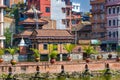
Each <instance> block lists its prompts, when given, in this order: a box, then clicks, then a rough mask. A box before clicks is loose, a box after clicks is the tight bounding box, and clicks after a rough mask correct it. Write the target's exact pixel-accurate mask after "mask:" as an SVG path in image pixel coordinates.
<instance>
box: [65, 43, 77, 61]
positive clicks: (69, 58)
mask: <svg viewBox="0 0 120 80" xmlns="http://www.w3.org/2000/svg"><path fill="white" fill-rule="evenodd" d="M75 46H76V45H75V44H65V45H64V48H65V50H67V52H68V56H67V60H68V61H71V57H70V54H71V53H72V50H73V49H74V48H75Z"/></svg>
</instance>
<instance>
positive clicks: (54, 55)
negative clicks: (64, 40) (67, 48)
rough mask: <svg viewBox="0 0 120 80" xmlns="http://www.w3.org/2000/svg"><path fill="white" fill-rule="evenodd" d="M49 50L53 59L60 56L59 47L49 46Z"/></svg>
mask: <svg viewBox="0 0 120 80" xmlns="http://www.w3.org/2000/svg"><path fill="white" fill-rule="evenodd" d="M48 49H49V57H50V58H51V59H52V58H57V55H58V51H57V45H54V44H49V45H48Z"/></svg>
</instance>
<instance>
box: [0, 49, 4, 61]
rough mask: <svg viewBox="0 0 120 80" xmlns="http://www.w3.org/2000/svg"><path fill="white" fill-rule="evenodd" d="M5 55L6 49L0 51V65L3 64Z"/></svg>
mask: <svg viewBox="0 0 120 80" xmlns="http://www.w3.org/2000/svg"><path fill="white" fill-rule="evenodd" d="M3 54H4V49H0V63H2V62H3V59H2V55H3Z"/></svg>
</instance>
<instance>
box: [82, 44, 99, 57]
mask: <svg viewBox="0 0 120 80" xmlns="http://www.w3.org/2000/svg"><path fill="white" fill-rule="evenodd" d="M83 50H84V53H85V54H87V57H89V56H90V54H97V53H98V52H97V50H95V49H94V48H93V46H91V45H89V46H85V47H84V48H83Z"/></svg>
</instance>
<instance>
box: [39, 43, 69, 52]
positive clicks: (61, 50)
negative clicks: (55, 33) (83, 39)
mask: <svg viewBox="0 0 120 80" xmlns="http://www.w3.org/2000/svg"><path fill="white" fill-rule="evenodd" d="M43 45H44V44H42V43H41V44H39V45H38V49H39V51H40V53H41V54H48V53H49V51H50V49H49V47H48V49H47V50H44V49H43ZM48 46H49V45H48ZM57 47H58V53H60V52H61V53H67V51H66V50H65V49H64V46H63V44H58V46H57Z"/></svg>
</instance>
